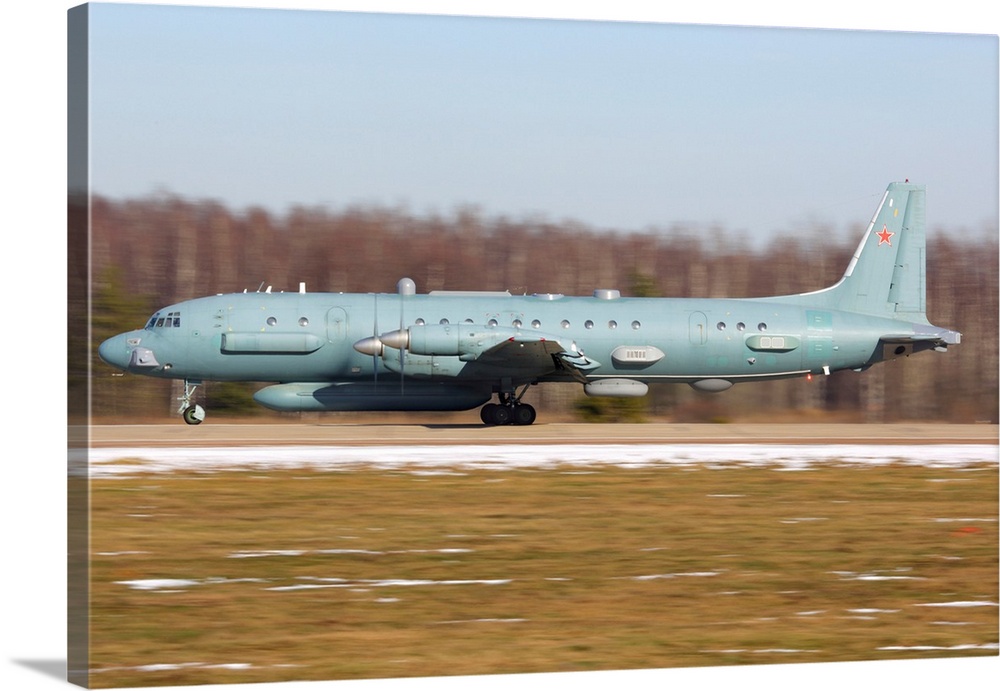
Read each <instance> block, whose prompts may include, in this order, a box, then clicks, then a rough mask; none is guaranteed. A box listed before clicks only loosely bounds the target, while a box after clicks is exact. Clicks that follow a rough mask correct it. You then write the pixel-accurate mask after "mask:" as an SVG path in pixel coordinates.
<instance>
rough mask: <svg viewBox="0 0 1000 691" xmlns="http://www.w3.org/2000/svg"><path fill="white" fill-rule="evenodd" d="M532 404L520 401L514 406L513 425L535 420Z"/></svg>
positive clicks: (528, 423)
mask: <svg viewBox="0 0 1000 691" xmlns="http://www.w3.org/2000/svg"><path fill="white" fill-rule="evenodd" d="M536 416H537V413H535V408H534V406H531V405H528V404H527V403H520V404H518V405H516V406H514V424H515V425H530V424H531V423H533V422H534V421H535V417H536Z"/></svg>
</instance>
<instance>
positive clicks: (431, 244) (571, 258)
mask: <svg viewBox="0 0 1000 691" xmlns="http://www.w3.org/2000/svg"><path fill="white" fill-rule="evenodd" d="M69 220H70V252H69V260H70V266H69V267H68V268H69V293H70V294H69V302H70V319H71V320H72V319H74V318H75V317H74V315H79V314H80V313H81V312H80V309H81V304H82V303H83V302H84V301H85V297H86V296H87V295H89V296H90V319H91V333H90V342H89V343H84V342H82V341H81V339H82V338H83V337H82V336H81V335H80V332H79V329H74V328H73V326H74V325H72V324H71V329H70V341H71V342H70V359H71V362H70V386H71V389H72V388H73V387H74V386H76V387H83V386H84V384H83V378H84V377H85V371H86V363H84V362H82V361H81V360H77V361H76V362H75V364H74V353H77V352H78V353H81V354H83V355H81V357H89V358H90V359H91V361H90V364H91V366H92V371H93V377H92V378H91V379H90V381H89V384H90V386H91V389H92V392H91V396H90V398H91V400H92V406H93V407H92V411H93V415H94V416H95V417H109V416H117V417H122V416H134V415H140V416H162V415H166V414H169V413H171V412H173V411H172V406H173V405H174V402H173V400H172V399H173V398H174V397H175V396H176V395H178V394H177V391H176V387H175V386H171V385H170V384H169V383H165V382H157V381H149V380H145V379H144V378H140V377H123V378H113V377H111V376H110V370H109V368H108V367H107V366H106V365H104V364H103V363H100V362H99V361H98V360H97V358H96V346H97V344H98V343H100V341H101V340H102V339H103V338H105V337H107V336H109V335H111V334H113V333H118V332H121V331H125V330H128V329H132V328H139V327H141V326H142V325H143V324H144V323H145V320H146V319H147V318H148V316H149V314H151V313H152V312H153V311H155V310H156V309H158V308H159V307H162V306H164V305H167V304H170V303H173V302H177V301H179V300H184V299H189V298H193V297H198V296H201V295H209V294H215V293H226V292H242V291H243V290H244V289H246V290H250V291H253V290H257V289H258V287H259V286H261V285H264V286H273V289H274V290H292V291H294V290H297V289H298V285H299V283H300V282H305V283H306V285H307V286H308V290H309V291H310V292H319V291H333V292H394V290H395V285H396V281H397V280H398V279H399V278H401V277H403V276H408V277H410V278H412V279H413V280H414V281H415V282H416V284H417V287H418V290H419V291H420V292H427V291H430V290H509V291H510V292H511V293H514V294H520V293H527V294H531V293H536V292H537V293H563V294H566V295H589V294H591V292H592V291H593V290H594V289H595V288H617V289H619V290H620V291H621V293H622V295H623V296H676V297H755V296H764V295H777V294H788V293H797V292H804V291H809V290H815V289H818V288H822V287H826V286H828V285H831V284H833V283H834V282H836V281H837V280H838V279H839V278H840V276H841V275H842V273H843V271H844V268H845V267H846V266H847V263H848V261H849V259H850V257H851V254H852V253H853V251H854V249H855V247H856V246H857V241H858V238H859V237H860V235H861V232H862V231H863V227H862V226H860V225H859V226H857V227H855V228H849V229H843V230H842V231H841V232H838V231H836V230H835V229H831V228H828V227H822V226H817V227H813V228H808V229H804V230H801V231H798V232H796V233H795V234H794V236H789V235H788V234H785V235H782V236H775V237H774V238H773V239H772V240H770V241H769V242H768V243H765V244H763V245H755V244H753V243H751V242H750V241H749V240H748V239H747V238H746V237H745V236H741V235H738V234H733V233H730V232H728V231H727V230H726V229H724V228H720V227H704V228H695V227H686V226H680V225H678V226H672V227H669V228H649V229H646V230H644V231H643V232H621V231H616V230H614V229H594V228H591V227H588V226H586V225H583V224H580V223H576V222H573V221H559V222H553V221H549V220H546V219H510V218H506V217H503V216H498V217H487V216H485V215H484V214H482V213H481V212H480V211H478V210H477V209H476V208H474V207H468V208H461V209H457V210H456V211H455V212H454V213H452V214H450V215H447V216H441V215H430V216H417V215H415V214H412V213H410V212H408V211H406V210H403V209H392V208H381V207H352V208H347V209H343V210H331V209H326V208H306V207H299V208H293V209H291V210H289V211H288V212H286V213H283V214H276V213H273V212H269V211H266V210H264V209H261V208H249V209H243V210H232V209H229V208H227V207H225V206H224V205H222V204H219V203H217V202H213V201H192V200H187V199H181V198H177V197H172V196H156V197H149V198H141V199H131V200H111V199H107V198H102V197H93V198H90V199H89V200H87V199H83V198H80V199H71V200H70V206H69ZM81 236H83V240H84V241H81ZM927 275H928V280H927V312H928V317H929V318H930V320H931V322H932V323H935V324H939V325H941V326H947V327H950V328H954V329H956V330H958V331H961V332H962V334H963V342H962V344H961V345H960V346H958V347H955V348H952V349H951V350H949V351H948V352H947V353H945V354H937V353H926V354H921V355H919V356H917V357H913V358H904V359H901V360H896V361H891V362H888V363H883V364H881V365H878V366H876V367H873V368H872V369H870V370H868V371H867V372H865V373H863V374H858V373H854V372H841V373H834V374H833V375H831V376H829V377H819V378H815V379H814V380H813V381H811V382H805V381H804V380H786V381H777V382H764V383H756V384H748V385H744V386H737V387H734V388H733V389H731V390H730V391H728V392H725V393H723V394H721V395H704V394H698V393H697V392H695V391H693V390H691V389H689V388H688V387H686V386H663V387H654V388H653V389H652V393H651V395H650V396H649V397H647V399H643V400H642V402H641V403H639V404H638V407H637V404H636V403H634V402H633V403H624V402H621V401H619V402H609V401H606V400H604V401H599V400H597V399H591V400H585V399H584V397H583V393H582V391H581V390H580V387H579V386H577V385H569V384H567V385H556V386H545V387H537V388H535V389H533V390H532V392H531V393H529V396H530V397H532V399H533V400H532V402H533V403H534V404H536V405H537V406H538V407H539V408H540V409H542V410H543V411H545V412H546V413H547V414H550V415H551V414H558V413H560V412H562V413H564V414H565V415H567V416H591V417H593V416H596V417H597V419H666V420H669V419H673V420H692V421H708V420H719V421H722V420H731V419H747V418H749V417H753V416H770V417H774V416H786V417H787V416H798V417H801V416H804V415H821V416H823V417H824V419H845V420H846V419H851V420H859V421H864V420H867V421H873V422H881V421H895V420H932V419H936V420H952V421H963V422H972V421H992V422H996V421H997V412H998V411H997V409H998V357H997V355H998V348H997V333H998V309H1000V308H998V247H997V233H996V230H993V232H991V233H972V234H970V233H967V232H960V230H957V229H953V230H940V229H932V231H931V232H929V237H928V248H927ZM83 311H84V313H85V312H86V309H84V310H83ZM140 380H141V381H140ZM254 388H256V387H255V386H253V385H238V384H237V385H233V384H227V385H223V384H209V385H207V386H206V393H207V396H208V405H209V406H210V407H211V408H212V410H213V413H215V412H218V411H220V410H222V411H225V410H231V411H233V412H235V413H240V414H246V413H251V412H254V411H258V409H256V408H255V407H254V406H253V404H252V403H249V396H250V393H251V392H252V390H254ZM71 405H72V404H71ZM267 414H269V415H273V413H267Z"/></svg>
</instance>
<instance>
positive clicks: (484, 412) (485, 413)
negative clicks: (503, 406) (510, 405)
mask: <svg viewBox="0 0 1000 691" xmlns="http://www.w3.org/2000/svg"><path fill="white" fill-rule="evenodd" d="M499 407H500V406H498V405H497V404H496V403H487V404H486V405H484V406H483V407H482V408H480V410H479V419H480V420H482V421H483V424H484V425H495V424H497V423H496V422H495V421H494V419H493V410H494V409H496V408H499Z"/></svg>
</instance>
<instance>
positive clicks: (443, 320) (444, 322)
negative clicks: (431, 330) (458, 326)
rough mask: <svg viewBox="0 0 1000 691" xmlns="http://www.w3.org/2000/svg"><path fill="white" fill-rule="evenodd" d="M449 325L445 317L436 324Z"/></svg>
mask: <svg viewBox="0 0 1000 691" xmlns="http://www.w3.org/2000/svg"><path fill="white" fill-rule="evenodd" d="M450 323H451V322H449V321H448V317H445V318H444V319H442V320H441V321H439V322H438V324H450Z"/></svg>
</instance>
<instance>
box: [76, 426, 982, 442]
mask: <svg viewBox="0 0 1000 691" xmlns="http://www.w3.org/2000/svg"><path fill="white" fill-rule="evenodd" d="M70 439H72V440H79V441H78V444H79V445H80V446H84V445H88V444H89V446H91V447H93V448H107V447H137V446H141V447H211V446H282V445H295V446H303V445H306V446H312V445H322V446H406V445H412V446H444V445H453V444H454V445H468V444H485V445H496V444H997V441H998V428H997V426H996V425H990V424H973V425H950V424H920V423H904V424H867V425H865V424H749V423H740V424H670V423H651V424H584V423H548V424H535V425H531V426H528V427H516V426H505V427H484V426H482V425H480V424H412V425H403V424H377V423H374V424H373V423H368V424H359V423H351V424H339V423H312V424H298V423H281V422H279V423H245V424H230V423H205V424H202V425H197V426H190V425H185V424H183V423H181V422H180V421H178V422H176V423H168V424H154V425H94V426H91V427H89V428H76V429H75V430H73V429H71V434H70Z"/></svg>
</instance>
